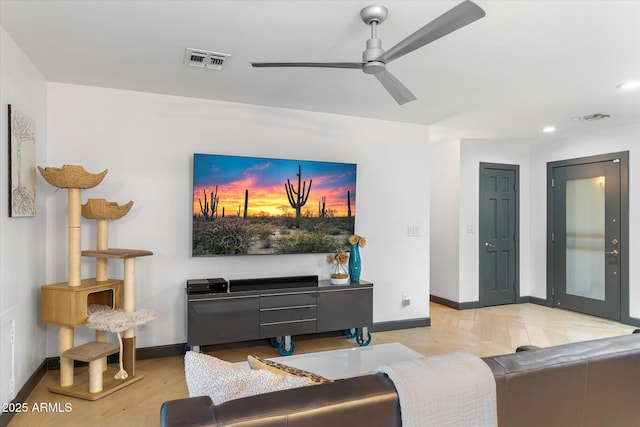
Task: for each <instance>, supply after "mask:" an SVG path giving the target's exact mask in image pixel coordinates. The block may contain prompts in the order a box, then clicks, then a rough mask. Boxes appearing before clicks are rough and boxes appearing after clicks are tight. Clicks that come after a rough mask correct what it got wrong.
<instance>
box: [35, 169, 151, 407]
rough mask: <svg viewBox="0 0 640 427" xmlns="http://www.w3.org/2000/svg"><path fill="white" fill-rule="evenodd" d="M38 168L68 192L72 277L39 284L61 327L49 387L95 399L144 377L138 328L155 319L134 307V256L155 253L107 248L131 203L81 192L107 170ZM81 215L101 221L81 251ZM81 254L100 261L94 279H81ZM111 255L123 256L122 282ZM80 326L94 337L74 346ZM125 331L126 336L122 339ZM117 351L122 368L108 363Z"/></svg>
mask: <svg viewBox="0 0 640 427" xmlns="http://www.w3.org/2000/svg"><path fill="white" fill-rule="evenodd" d="M38 170H39V171H40V173H41V174H42V176H43V177H44V179H45V180H46V181H47V182H48V183H49V184H51V185H53V186H54V187H57V188H65V189H67V193H68V196H67V197H68V202H67V203H68V270H67V273H68V281H67V282H62V283H55V284H51V285H43V286H42V288H41V307H40V317H41V321H42V322H44V323H49V324H54V325H58V326H59V327H60V331H59V350H60V384H59V385H58V386H52V387H50V388H49V390H50V391H52V392H54V393H60V394H64V395H68V396H73V397H78V398H81V399H86V400H97V399H100V398H102V397H104V396H106V395H109V394H111V393H113V392H114V391H116V390H119V389H121V388H123V387H125V386H127V385H129V384H132V383H133V382H136V381H138V380H140V379H142V378H143V377H144V375H142V374H141V373H136V370H135V349H136V346H135V327H136V326H139V325H142V324H146V323H148V322H149V321H151V320H153V318H155V314H154V313H153V312H151V311H150V310H146V309H139V310H136V309H135V260H136V258H138V257H142V256H148V255H153V253H152V252H151V251H147V250H138V249H114V248H109V247H108V221H110V220H115V219H119V218H121V217H123V216H124V215H126V214H127V213H128V212H129V210H130V209H131V206H132V205H133V202H132V201H130V202H129V203H127V204H125V205H122V206H120V205H118V204H117V203H113V202H107V201H106V200H104V199H89V201H88V202H87V203H86V204H85V205H81V203H80V190H81V189H87V188H93V187H95V186H97V185H98V184H100V183H101V182H102V180H103V179H104V176H105V175H106V174H107V170H106V169H105V170H104V171H103V172H101V173H98V174H91V173H88V172H86V171H85V170H84V168H82V166H73V165H64V166H63V167H62V168H49V167H48V168H44V169H43V168H41V167H38ZM81 216H84V217H85V218H87V219H95V220H96V222H97V245H96V246H97V247H96V249H95V250H85V251H82V250H81V249H80V245H81ZM82 256H86V257H93V258H95V259H96V277H95V278H90V279H81V278H80V264H81V257H82ZM110 259H122V260H124V278H123V280H118V279H109V278H108V277H107V271H108V261H109V260H110ZM80 326H89V327H91V329H95V330H96V340H95V341H93V342H89V343H86V344H82V345H79V346H75V345H74V330H75V328H76V327H80ZM107 332H113V333H117V334H118V341H119V343H118V344H113V343H109V342H107ZM121 332H123V333H124V338H121V336H120V333H121ZM118 352H119V353H120V367H119V368H120V369H119V370H117V368H111V367H107V363H106V358H107V356H109V355H112V354H115V353H118ZM75 360H77V361H83V362H88V363H89V371H88V373H82V374H79V375H74V361H75Z"/></svg>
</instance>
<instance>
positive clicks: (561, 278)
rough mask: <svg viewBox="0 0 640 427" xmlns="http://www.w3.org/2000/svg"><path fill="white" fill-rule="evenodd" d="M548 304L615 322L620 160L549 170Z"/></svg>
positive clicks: (618, 285) (617, 313) (618, 278)
mask: <svg viewBox="0 0 640 427" xmlns="http://www.w3.org/2000/svg"><path fill="white" fill-rule="evenodd" d="M552 178H553V180H552V182H553V187H552V192H553V198H552V205H553V214H552V217H553V221H552V227H553V232H552V240H553V242H552V254H553V256H552V257H551V259H550V261H551V262H552V264H553V265H552V270H553V273H552V274H553V285H552V286H553V287H552V292H553V304H554V306H556V307H560V308H566V309H569V310H573V311H579V312H583V313H588V314H592V315H595V316H599V317H606V318H609V319H615V320H620V307H621V277H622V274H621V272H622V270H621V268H622V264H621V259H622V258H621V252H622V251H623V250H624V249H623V246H625V245H623V242H622V240H623V238H622V237H621V236H622V230H621V224H622V223H623V221H621V213H622V212H621V202H620V200H621V199H620V192H621V186H620V182H621V181H620V160H619V159H613V160H606V161H594V162H588V163H584V164H573V165H566V166H558V167H554V168H552Z"/></svg>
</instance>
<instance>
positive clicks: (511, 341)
mask: <svg viewBox="0 0 640 427" xmlns="http://www.w3.org/2000/svg"><path fill="white" fill-rule="evenodd" d="M430 317H431V326H430V327H426V328H414V329H404V330H398V331H388V332H377V333H374V334H373V340H372V345H373V344H382V343H389V342H401V343H403V344H404V345H406V346H408V347H410V348H412V349H414V350H416V351H418V352H420V353H422V354H425V355H433V354H441V353H446V352H451V351H465V352H468V353H472V354H475V355H478V356H481V357H482V356H490V355H495V354H504V353H510V352H513V351H514V349H515V348H516V347H518V346H520V345H524V344H533V345H537V346H541V347H546V346H550V345H558V344H564V343H567V342H576V341H584V340H589V339H593V338H604V337H609V336H616V335H624V334H628V333H630V332H631V331H633V330H634V329H635V328H634V327H632V326H627V325H622V324H620V323H617V322H612V321H608V320H603V319H599V318H595V317H591V316H586V315H582V314H577V313H571V312H568V311H564V310H560V309H551V308H546V307H541V306H538V305H533V304H518V305H505V306H497V307H487V308H481V309H473V310H464V311H458V310H453V309H450V308H447V307H444V306H441V305H438V304H433V303H432V304H431V312H430ZM355 346H357V344H356V343H355V342H354V340H347V339H345V338H343V337H338V336H335V337H321V338H314V339H296V353H297V354H299V353H310V352H317V351H324V350H333V349H339V348H349V347H355ZM205 350H206V352H207V353H208V354H211V355H213V356H216V357H219V358H221V359H224V360H228V361H232V362H235V361H241V360H245V359H246V356H247V354H257V355H259V356H261V357H276V356H278V354H277V353H276V351H275V350H274V349H273V348H271V346H270V345H268V344H267V343H266V342H265V343H264V344H261V345H257V346H250V347H239V348H232V349H215V348H205ZM136 370H137V371H138V372H143V373H144V374H145V377H144V378H143V379H142V380H141V381H138V382H136V383H134V384H132V385H131V386H128V387H126V388H124V389H122V390H120V391H117V392H115V393H113V394H112V395H110V396H107V397H105V398H103V399H100V400H97V401H94V402H89V401H85V400H81V399H75V398H72V397H67V396H62V395H58V394H53V393H50V392H49V391H48V387H49V386H51V385H56V384H57V382H58V377H59V372H58V371H51V372H47V373H46V374H45V376H44V378H43V379H42V380H41V381H40V382H39V384H38V385H37V387H36V389H35V390H34V391H33V392H32V393H31V395H30V396H29V398H28V400H27V404H28V407H29V408H30V409H31V408H32V407H33V405H34V404H37V405H40V404H41V403H53V404H54V406H55V403H59V406H60V407H61V408H62V409H63V410H64V407H65V404H70V409H71V410H70V412H60V413H55V412H53V413H52V412H33V411H31V410H30V412H28V413H21V414H17V415H16V416H15V417H14V418H13V420H12V421H11V423H10V424H9V426H10V427H19V426H55V427H58V426H66V427H74V426H78V427H80V426H82V427H85V426H87V425H91V426H96V427H99V426H118V427H128V426H158V425H159V422H160V421H159V420H160V418H159V412H160V406H161V405H162V403H163V402H165V401H167V400H171V399H179V398H182V397H187V395H188V394H187V387H186V384H185V380H184V365H183V357H182V356H175V357H166V358H161V359H149V360H139V361H138V362H137V364H136Z"/></svg>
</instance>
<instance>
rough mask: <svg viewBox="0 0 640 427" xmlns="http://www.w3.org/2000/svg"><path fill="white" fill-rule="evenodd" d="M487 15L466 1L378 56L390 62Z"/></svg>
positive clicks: (380, 59) (386, 62) (478, 7)
mask: <svg viewBox="0 0 640 427" xmlns="http://www.w3.org/2000/svg"><path fill="white" fill-rule="evenodd" d="M484 15H485V12H484V10H482V8H480V6H478V5H477V4H475V3H473V2H471V1H468V0H467V1H464V2H462V3H460V4H459V5H457V6H456V7H454V8H453V9H451V10H449V11H448V12H445V13H444V14H443V15H440V16H439V17H438V18H436V19H434V20H433V21H431V22H429V23H428V24H427V25H425V26H424V27H422V28H420V29H419V30H418V31H416V32H415V33H413V34H411V35H410V36H408V37H407V38H405V39H404V40H402V41H401V42H399V43H398V44H396V45H395V46H393V47H392V48H390V49H389V50H387V51H386V52H385V53H383V54H382V55H380V57H379V58H377V59H378V60H379V61H382V62H384V63H385V64H388V63H389V62H391V61H393V60H395V59H398V58H400V57H401V56H404V55H406V54H407V53H409V52H412V51H414V50H416V49H418V48H421V47H422V46H424V45H426V44H428V43H431V42H432V41H434V40H438V39H439V38H440V37H443V36H446V35H447V34H449V33H452V32H454V31H456V30H459V29H460V28H462V27H464V26H465V25H469V24H471V23H472V22H474V21H477V20H478V19H480V18H482V17H483V16H484Z"/></svg>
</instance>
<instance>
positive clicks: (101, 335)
mask: <svg viewBox="0 0 640 427" xmlns="http://www.w3.org/2000/svg"><path fill="white" fill-rule="evenodd" d="M97 229H98V236H97V244H96V249H98V250H99V251H100V250H106V249H108V248H109V243H108V242H109V223H108V221H107V220H106V219H99V220H97ZM108 267H109V260H108V259H107V258H97V259H96V282H102V281H105V280H107V278H108V277H107V276H108V273H107V272H108ZM114 305H115V302H114ZM112 308H113V307H112ZM96 341H100V342H107V331H96ZM107 365H108V363H107V358H106V357H105V358H103V359H102V360H101V361H100V366H101V368H102V370H103V371H106V370H107ZM96 369H97V368H96ZM101 388H102V386H101ZM98 391H100V390H98Z"/></svg>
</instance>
